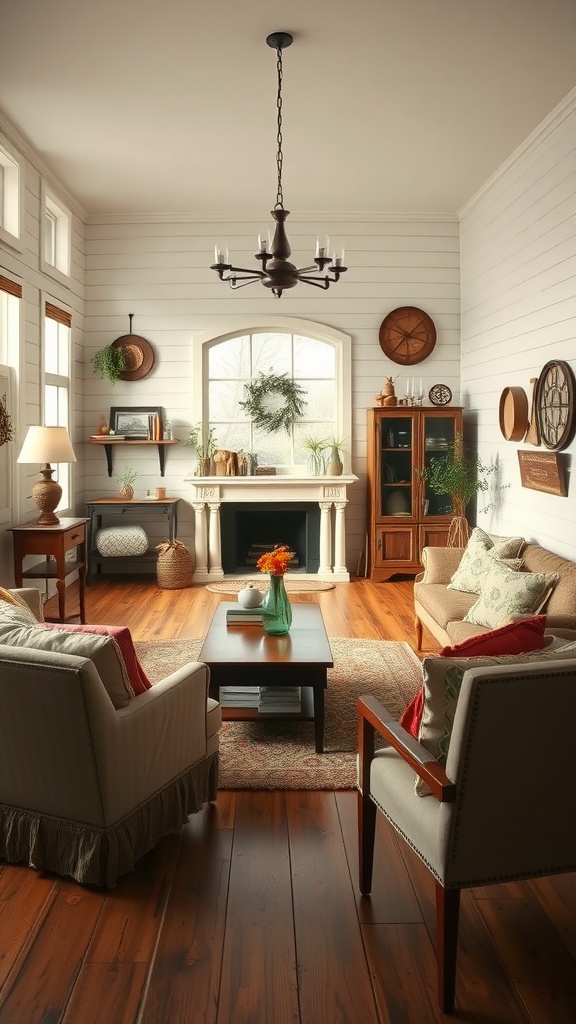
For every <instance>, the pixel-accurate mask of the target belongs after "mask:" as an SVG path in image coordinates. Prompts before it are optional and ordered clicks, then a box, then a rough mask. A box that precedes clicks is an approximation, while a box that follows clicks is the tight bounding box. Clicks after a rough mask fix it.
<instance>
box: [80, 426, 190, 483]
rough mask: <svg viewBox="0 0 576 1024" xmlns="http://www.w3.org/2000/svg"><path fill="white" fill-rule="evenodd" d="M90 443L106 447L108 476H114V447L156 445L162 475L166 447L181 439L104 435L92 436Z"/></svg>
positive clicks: (177, 442)
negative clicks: (127, 438)
mask: <svg viewBox="0 0 576 1024" xmlns="http://www.w3.org/2000/svg"><path fill="white" fill-rule="evenodd" d="M88 444H96V445H99V446H100V448H104V451H105V452H106V463H107V465H108V476H112V449H113V448H117V447H118V446H119V445H122V447H123V448H126V447H128V448H129V447H130V446H132V445H143V444H144V445H148V446H150V445H155V446H156V448H157V449H158V461H159V462H160V476H164V466H165V462H166V448H168V446H169V445H171V444H180V441H127V440H126V439H125V438H122V439H120V438H116V439H115V440H113V439H112V438H111V437H108V436H107V435H103V437H102V440H100V438H99V437H91V438H90V440H89V442H88Z"/></svg>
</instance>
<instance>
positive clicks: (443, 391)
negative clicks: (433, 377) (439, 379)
mask: <svg viewBox="0 0 576 1024" xmlns="http://www.w3.org/2000/svg"><path fill="white" fill-rule="evenodd" d="M428 398H429V399H430V401H431V402H432V405H449V404H450V402H451V401H452V392H451V391H450V388H449V387H448V385H447V384H434V385H433V387H431V388H430V391H429V392H428Z"/></svg>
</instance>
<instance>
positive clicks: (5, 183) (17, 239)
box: [0, 135, 23, 249]
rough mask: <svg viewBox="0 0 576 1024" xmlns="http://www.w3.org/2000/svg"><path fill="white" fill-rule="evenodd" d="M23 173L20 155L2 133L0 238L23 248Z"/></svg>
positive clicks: (0, 152) (0, 146)
mask: <svg viewBox="0 0 576 1024" xmlns="http://www.w3.org/2000/svg"><path fill="white" fill-rule="evenodd" d="M21 178H22V175H21V169H20V162H19V159H18V156H17V154H16V152H15V151H14V150H12V148H11V146H10V145H9V143H8V140H7V139H5V138H4V136H3V135H0V239H2V241H4V242H7V243H8V245H11V246H13V247H14V248H16V249H21V248H22V244H21V234H22V220H23V214H22V198H23V190H22V180H21Z"/></svg>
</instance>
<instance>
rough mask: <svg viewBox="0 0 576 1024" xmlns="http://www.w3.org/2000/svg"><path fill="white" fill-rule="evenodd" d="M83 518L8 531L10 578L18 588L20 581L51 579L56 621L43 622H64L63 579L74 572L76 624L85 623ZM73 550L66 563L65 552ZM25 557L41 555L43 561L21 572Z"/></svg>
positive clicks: (64, 583) (84, 530)
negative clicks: (77, 599)
mask: <svg viewBox="0 0 576 1024" xmlns="http://www.w3.org/2000/svg"><path fill="white" fill-rule="evenodd" d="M87 522H88V520H87V519H67V518H62V519H61V520H60V522H59V523H58V524H57V525H56V526H38V523H23V524H22V526H13V527H12V529H11V532H12V535H13V538H14V579H15V581H16V586H17V587H21V586H22V581H23V580H35V579H55V580H56V587H57V590H58V618H57V619H48V618H47V619H46V621H47V622H65V621H66V577H67V576H69V575H70V574H71V573H73V572H76V571H78V578H79V583H80V586H79V593H80V622H86V611H85V607H84V581H85V578H86V523H87ZM71 548H76V557H75V559H74V560H73V561H69V562H68V561H66V552H67V551H69V550H70V549H71ZM27 555H45V556H46V560H45V561H44V562H39V563H37V564H36V565H33V566H31V568H30V569H25V570H22V563H23V561H24V559H25V558H26V556H27Z"/></svg>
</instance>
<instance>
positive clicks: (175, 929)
mask: <svg viewBox="0 0 576 1024" xmlns="http://www.w3.org/2000/svg"><path fill="white" fill-rule="evenodd" d="M69 598H70V600H69V605H70V607H71V608H72V607H74V601H75V600H77V595H76V594H75V591H74V588H71V591H70V593H69ZM222 599H226V598H225V596H224V597H220V595H214V594H211V593H209V592H208V591H206V589H205V588H203V587H194V588H190V589H188V590H183V591H163V590H159V589H158V588H157V587H156V585H155V583H154V582H149V581H129V582H126V581H122V580H120V579H118V580H114V581H110V580H105V581H97V582H95V583H94V584H93V585H92V586H91V587H90V588H89V590H88V596H87V609H88V616H87V617H88V620H89V621H92V622H108V623H116V624H125V625H128V626H130V628H131V630H132V632H133V634H134V636H135V637H136V639H142V640H149V639H154V638H172V637H178V636H182V637H185V636H202V635H203V634H204V632H205V630H206V628H207V625H208V623H209V621H210V618H211V616H212V613H213V610H214V607H215V605H216V603H217V602H218V601H219V600H222ZM293 600H303V601H310V600H313V601H318V602H319V603H320V605H321V607H322V612H323V615H324V618H325V621H326V625H327V630H328V633H329V635H331V636H356V637H368V638H370V637H372V638H374V639H378V638H383V639H407V640H408V641H409V642H413V631H412V583H411V581H408V580H404V581H399V582H392V583H387V584H381V585H379V586H374V585H372V584H371V583H370V582H368V581H365V580H360V581H354V583H353V584H350V585H347V584H339V585H338V586H337V587H336V589H335V590H332V591H330V592H325V593H319V594H305V595H298V597H294V598H293ZM51 607H52V608H53V602H52V603H51ZM427 643H428V645H429V646H428V648H427V651H428V652H429V653H433V652H434V651H436V650H437V645H436V644H435V642H434V641H433V639H432V638H431V637H428V638H427ZM380 817H381V816H380ZM356 879H357V851H356V798H355V794H354V793H353V792H337V793H326V792H314V791H306V792H275V793H270V792H249V791H242V792H221V793H220V794H219V796H218V800H217V802H216V803H215V804H214V805H211V806H209V807H207V808H205V809H204V810H203V811H202V812H201V813H199V814H197V815H195V816H193V817H191V818H190V821H189V824H188V825H187V826H186V827H185V828H184V829H182V831H181V833H179V834H177V835H171V836H168V837H166V838H165V839H163V840H162V841H161V842H160V843H159V844H158V846H157V847H156V849H155V850H153V851H152V852H151V853H150V854H149V855H148V856H146V857H145V858H143V860H142V861H141V862H140V864H139V865H138V867H137V870H136V871H135V872H134V873H133V874H131V875H128V876H126V877H124V878H123V879H121V880H120V881H119V883H118V885H117V887H116V889H114V890H112V891H111V892H103V891H100V890H95V889H88V888H83V887H81V886H78V885H76V883H74V882H71V881H66V880H64V879H59V878H56V877H54V876H48V875H43V874H40V873H37V872H35V871H34V870H32V869H29V868H27V867H23V866H22V867H15V866H12V865H2V866H0V1024H95V1022H100V1021H103V1022H106V1024H437V1022H439V1021H443V1020H444V1021H448V1020H450V1019H456V1020H461V1021H467V1022H474V1024H574V1022H576V875H565V876H560V877H557V878H548V879H544V880H540V881H534V882H527V883H522V884H514V885H499V886H493V887H487V888H483V889H476V890H473V891H468V892H465V893H464V894H463V899H462V913H461V929H460V943H459V951H458V974H457V985H456V996H457V1009H456V1012H455V1014H454V1016H453V1017H452V1018H450V1017H448V1016H445V1015H443V1014H440V1013H439V1012H438V1011H437V1010H436V1001H435V959H434V947H433V935H434V925H433V917H434V908H433V887H432V885H431V882H430V879H429V876H428V872H427V871H426V870H425V869H424V868H423V867H422V865H421V864H420V862H419V861H418V859H417V858H416V857H415V856H414V855H413V854H412V853H411V851H410V850H409V849H408V848H407V847H406V845H405V844H404V843H403V842H402V840H400V839H398V838H397V837H396V835H395V834H394V833H393V831H392V830H391V829H390V827H389V826H388V825H387V824H386V823H385V822H384V821H379V823H378V834H377V846H376V860H375V871H374V891H373V894H372V897H371V899H369V900H368V899H363V898H361V897H360V896H359V894H358V889H357V882H356Z"/></svg>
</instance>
